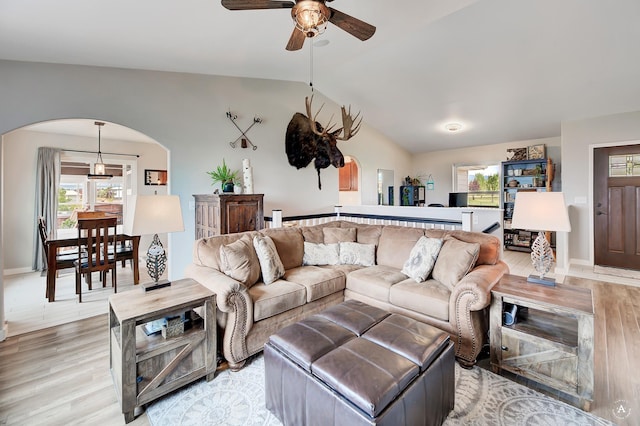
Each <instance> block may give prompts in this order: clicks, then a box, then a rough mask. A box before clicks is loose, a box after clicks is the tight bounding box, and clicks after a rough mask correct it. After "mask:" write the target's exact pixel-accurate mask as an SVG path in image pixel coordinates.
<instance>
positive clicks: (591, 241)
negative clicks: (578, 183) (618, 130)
mask: <svg viewBox="0 0 640 426" xmlns="http://www.w3.org/2000/svg"><path fill="white" fill-rule="evenodd" d="M628 145H640V140H632V141H619V142H604V143H594V144H590V145H589V200H588V201H587V205H588V206H589V265H595V244H596V243H595V235H594V232H593V228H594V226H595V218H594V217H593V206H594V200H593V196H594V194H593V174H594V173H593V155H594V151H595V149H596V148H609V147H613V146H628Z"/></svg>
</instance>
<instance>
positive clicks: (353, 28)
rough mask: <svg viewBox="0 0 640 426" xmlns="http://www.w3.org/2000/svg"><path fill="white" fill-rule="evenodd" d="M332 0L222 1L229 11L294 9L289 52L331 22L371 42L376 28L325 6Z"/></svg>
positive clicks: (288, 45)
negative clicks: (293, 25) (370, 39)
mask: <svg viewBox="0 0 640 426" xmlns="http://www.w3.org/2000/svg"><path fill="white" fill-rule="evenodd" d="M331 1H333V0H296V1H295V3H294V2H293V1H271V0H222V5H223V6H224V7H226V8H227V9H229V10H254V9H291V17H292V18H293V21H294V23H295V25H296V27H295V28H294V29H293V33H292V34H291V37H290V38H289V42H288V43H287V50H300V49H302V45H303V44H304V39H305V38H311V37H315V36H316V35H318V34H322V33H323V32H324V30H325V28H326V26H327V23H328V22H331V23H332V24H334V25H335V26H337V27H339V28H342V29H343V30H344V31H346V32H348V33H349V34H351V35H353V36H354V37H357V38H359V39H360V40H362V41H364V40H368V39H369V38H370V37H371V36H372V35H373V34H374V33H375V32H376V27H374V26H373V25H371V24H367V23H366V22H364V21H361V20H359V19H357V18H354V17H353V16H349V15H347V14H346V13H343V12H340V11H339V10H336V9H334V8H332V7H327V6H326V5H325V3H327V2H331Z"/></svg>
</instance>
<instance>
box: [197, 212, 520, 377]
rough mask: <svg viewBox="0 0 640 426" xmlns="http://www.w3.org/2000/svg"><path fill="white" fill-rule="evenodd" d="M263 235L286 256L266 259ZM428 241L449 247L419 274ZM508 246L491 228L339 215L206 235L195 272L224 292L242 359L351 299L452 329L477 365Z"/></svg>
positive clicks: (237, 363) (225, 313)
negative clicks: (361, 220)
mask: <svg viewBox="0 0 640 426" xmlns="http://www.w3.org/2000/svg"><path fill="white" fill-rule="evenodd" d="M256 236H258V237H259V238H258V239H257V240H258V241H265V239H264V236H268V237H269V239H270V241H272V242H273V245H274V246H275V250H276V251H277V256H275V257H276V258H279V261H280V262H281V265H280V264H278V263H277V262H278V259H275V261H274V262H275V263H272V264H271V265H267V264H262V268H260V265H261V261H263V262H264V261H265V259H264V253H262V251H261V250H262V249H261V248H260V247H258V252H259V253H260V254H261V255H262V258H258V256H257V254H256V251H255V249H254V247H252V243H253V240H254V237H256ZM421 237H426V238H421ZM266 240H268V239H266ZM419 241H420V243H421V244H418V245H417V244H416V243H418V242H419ZM425 241H427V242H429V243H434V242H435V243H436V244H435V246H438V244H440V245H441V247H440V248H439V252H438V253H437V258H436V257H435V256H433V257H434V258H435V264H434V266H433V269H432V271H431V272H430V273H429V276H428V279H426V280H425V281H423V282H418V281H422V279H421V278H411V277H410V276H408V274H411V275H414V274H415V272H414V270H413V269H412V268H413V267H417V268H418V269H423V266H424V264H425V262H424V261H423V257H421V256H417V257H416V253H417V252H416V250H417V247H418V246H422V243H424V242H425ZM432 245H433V244H432ZM414 247H415V248H414ZM500 254H501V250H500V240H499V239H498V238H496V237H494V236H491V235H486V234H481V233H473V232H465V231H458V230H455V231H445V230H438V229H426V230H425V229H421V228H408V227H400V226H391V225H364V224H358V223H353V222H348V221H335V222H329V223H326V224H322V225H316V226H308V227H288V228H278V229H265V230H262V231H259V232H245V233H239V234H228V235H221V236H216V237H211V238H204V239H200V240H197V241H196V242H195V244H194V251H193V263H192V264H190V265H189V266H188V267H187V269H186V271H185V274H186V276H187V277H189V278H193V279H195V280H197V281H198V282H200V283H201V284H203V285H204V286H206V287H208V288H209V289H211V290H213V291H214V292H216V294H217V308H218V313H217V315H218V316H217V320H218V326H219V329H220V330H222V352H223V355H224V357H225V358H226V360H227V361H228V362H229V365H230V367H231V368H232V369H239V368H241V367H242V366H243V365H244V363H245V361H246V359H247V358H248V357H250V356H251V355H253V354H255V353H258V352H260V351H261V350H262V349H263V346H264V344H265V343H266V341H267V340H268V337H269V336H270V335H271V334H273V333H275V332H276V331H278V330H279V329H281V328H282V327H284V326H287V325H289V324H292V323H294V322H297V321H299V320H300V319H302V318H305V317H307V316H309V315H312V314H314V313H317V312H320V311H322V310H324V309H325V308H327V307H329V306H331V305H334V304H337V303H340V302H342V301H343V300H345V299H357V300H360V301H362V302H365V303H368V304H370V305H373V306H377V307H380V308H382V309H385V310H388V311H391V312H396V313H400V314H403V315H406V316H409V317H411V318H414V319H417V320H419V321H422V322H425V323H427V324H431V325H433V326H436V327H438V328H439V329H441V330H444V331H446V332H447V333H449V334H450V335H451V337H452V340H453V342H454V344H455V353H456V358H457V359H458V361H459V362H460V363H461V365H463V366H472V365H473V364H474V363H475V361H476V358H477V356H478V354H479V352H480V350H481V349H482V345H483V343H484V342H485V341H486V339H487V330H488V324H487V309H488V306H489V304H490V301H491V288H492V287H493V286H494V285H495V284H496V283H497V282H498V281H499V280H500V278H501V277H502V275H503V274H505V273H507V272H508V267H507V265H506V264H505V263H504V262H503V261H501V259H500ZM336 256H337V257H336ZM410 258H411V261H413V263H414V265H413V266H412V265H411V264H410V263H411V261H409V262H408V260H410ZM416 259H417V261H416ZM427 260H428V259H427ZM269 261H272V259H269ZM324 263H331V264H324ZM427 263H428V262H427ZM365 265H366V266H365ZM271 268H273V270H274V271H276V275H275V277H278V276H279V275H281V274H283V275H282V276H281V277H279V278H277V279H275V280H274V281H273V282H271V283H269V284H265V281H267V282H269V281H270V280H271V279H274V277H273V276H271V275H272V270H271ZM420 273H422V274H424V271H421V272H420ZM418 275H420V274H418Z"/></svg>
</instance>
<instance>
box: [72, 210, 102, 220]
mask: <svg viewBox="0 0 640 426" xmlns="http://www.w3.org/2000/svg"><path fill="white" fill-rule="evenodd" d="M76 216H77V218H78V220H80V219H102V218H104V217H107V213H106V212H101V211H84V212H83V211H78V212H76Z"/></svg>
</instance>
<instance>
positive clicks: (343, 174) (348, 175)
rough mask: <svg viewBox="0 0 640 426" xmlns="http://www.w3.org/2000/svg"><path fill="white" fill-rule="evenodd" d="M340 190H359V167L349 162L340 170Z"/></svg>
mask: <svg viewBox="0 0 640 426" xmlns="http://www.w3.org/2000/svg"><path fill="white" fill-rule="evenodd" d="M338 189H339V190H340V191H357V190H358V166H357V165H356V163H355V162H353V161H349V162H348V163H345V165H344V167H340V168H339V169H338Z"/></svg>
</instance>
